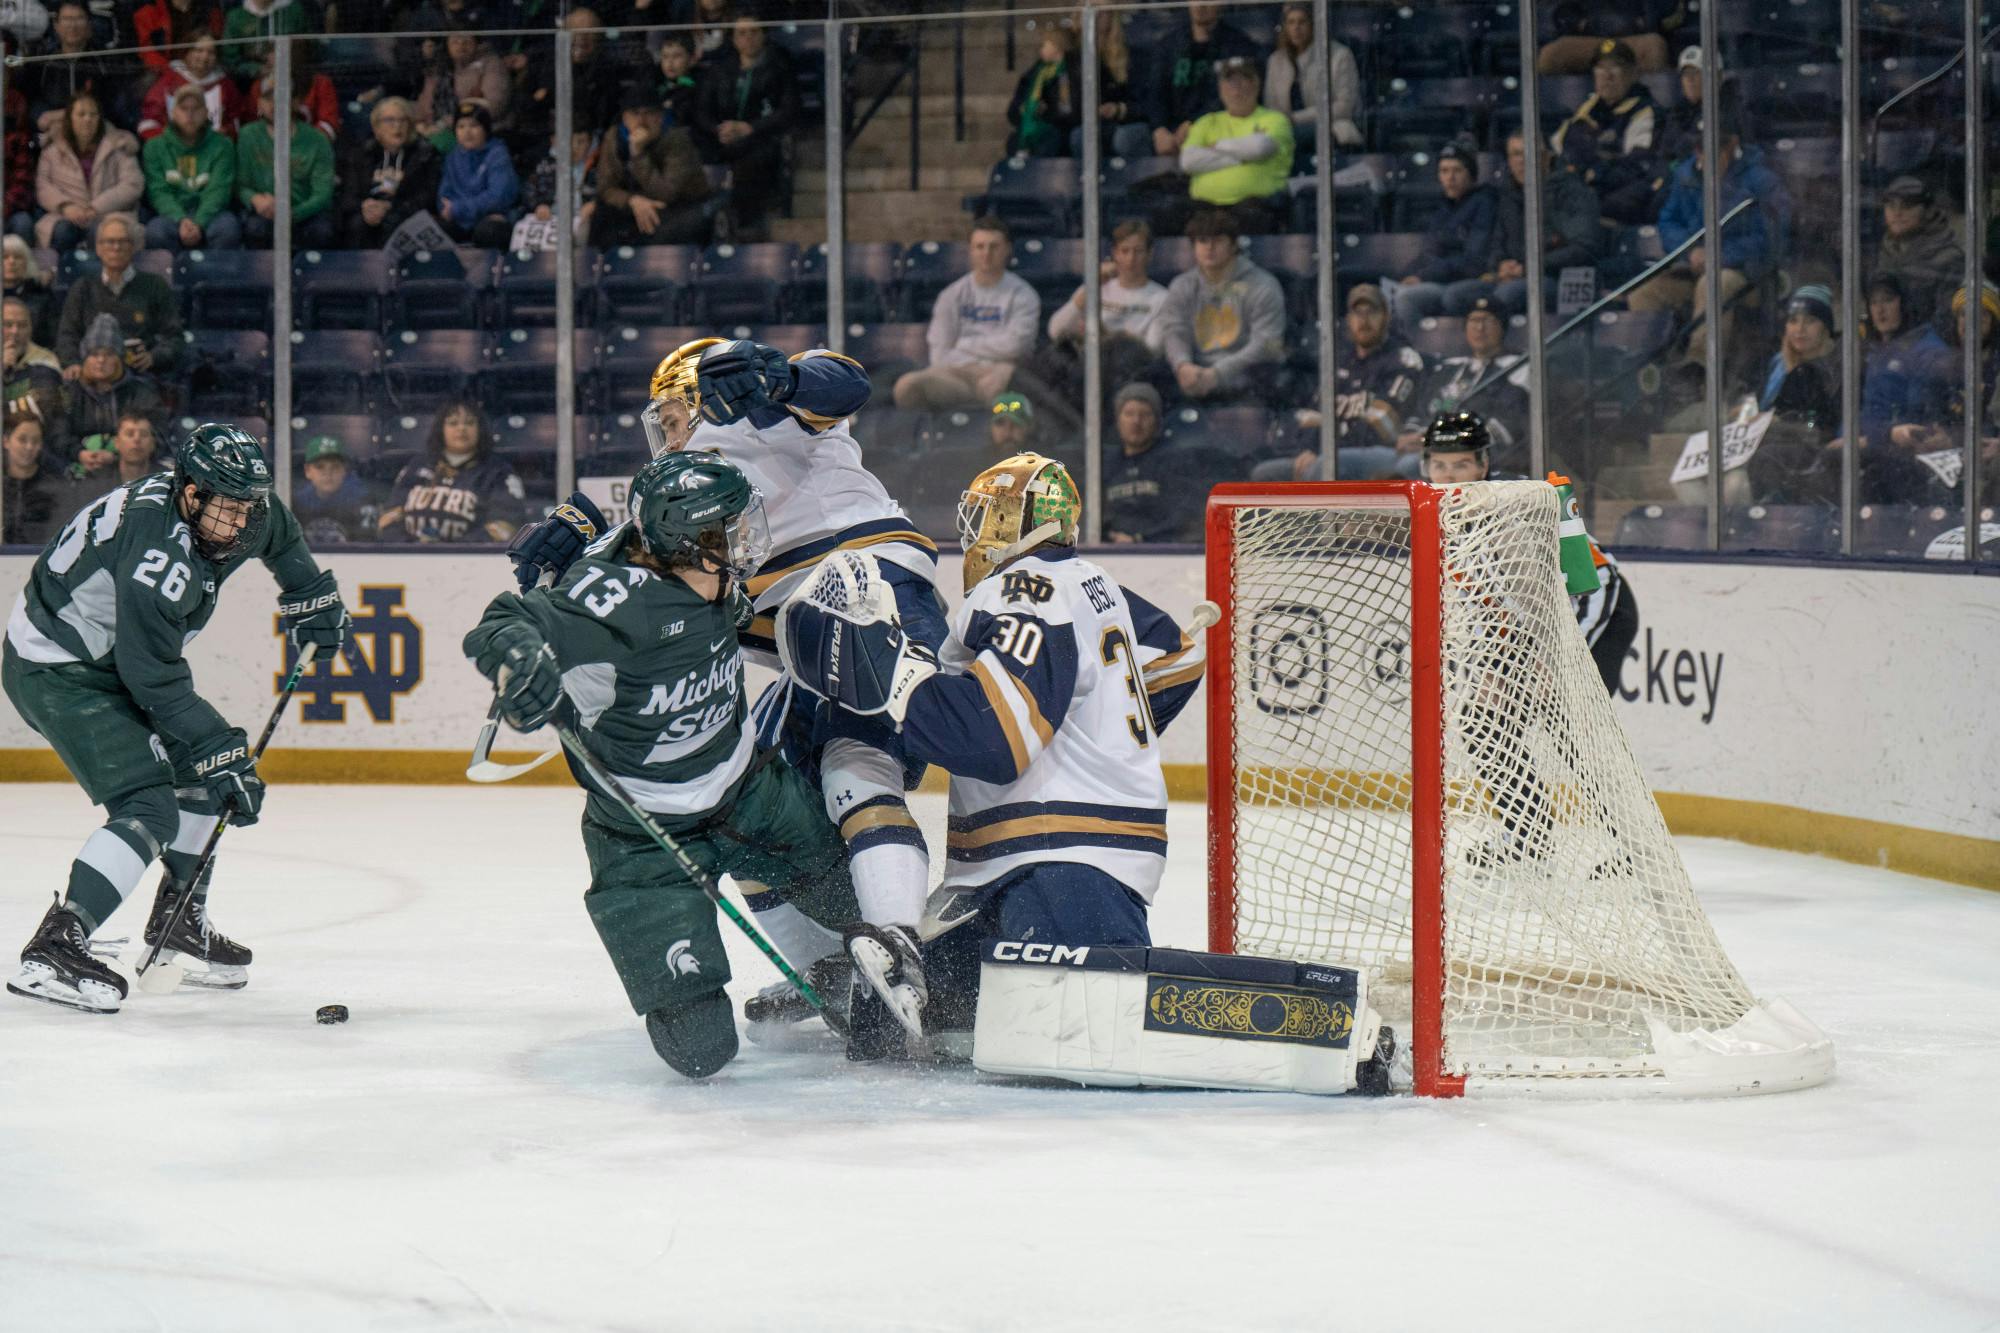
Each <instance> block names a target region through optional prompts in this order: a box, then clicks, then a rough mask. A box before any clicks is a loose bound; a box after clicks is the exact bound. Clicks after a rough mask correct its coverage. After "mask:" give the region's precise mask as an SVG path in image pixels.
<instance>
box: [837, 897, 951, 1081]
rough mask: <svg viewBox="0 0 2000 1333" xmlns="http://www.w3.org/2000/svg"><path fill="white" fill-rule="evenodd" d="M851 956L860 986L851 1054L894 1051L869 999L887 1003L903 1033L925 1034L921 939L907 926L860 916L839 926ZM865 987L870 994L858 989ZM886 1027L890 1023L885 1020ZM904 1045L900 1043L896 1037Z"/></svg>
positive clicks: (873, 1055) (864, 1056) (871, 1055)
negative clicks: (877, 922) (877, 923)
mask: <svg viewBox="0 0 2000 1333" xmlns="http://www.w3.org/2000/svg"><path fill="white" fill-rule="evenodd" d="M841 934H842V936H843V938H844V939H845V940H846V943H847V954H848V957H850V958H852V959H853V960H854V976H855V980H856V981H857V983H858V984H857V985H856V987H855V990H856V992H857V995H856V998H855V1001H854V1014H853V1028H854V1031H853V1034H852V1036H851V1038H850V1039H849V1042H848V1048H847V1053H848V1056H849V1058H851V1059H860V1060H867V1059H879V1058H881V1056H882V1055H886V1054H891V1053H893V1052H892V1050H890V1049H889V1048H890V1046H891V1042H890V1041H889V1040H888V1039H889V1037H890V1036H892V1035H893V1034H892V1033H890V1032H886V1031H884V1032H876V1031H865V1030H864V1029H873V1028H874V1027H875V1026H876V1024H874V1023H873V1022H872V1021H871V1019H872V1015H871V1014H870V1013H869V1008H870V1006H869V1005H868V1003H867V1002H868V1001H869V1000H871V999H872V1000H873V1001H875V1002H877V1003H878V1004H879V1005H880V1006H881V1007H882V1008H884V1009H887V1011H888V1015H887V1016H888V1017H889V1018H891V1019H893V1020H894V1022H895V1025H896V1026H899V1027H900V1028H901V1029H902V1032H903V1034H906V1035H908V1036H912V1037H921V1036H922V1035H923V1032H924V1003H925V1001H926V1000H928V999H929V998H930V989H929V986H928V985H927V983H926V982H925V980H924V965H923V962H922V960H921V959H920V958H919V957H918V955H917V939H916V935H915V933H914V932H913V931H911V930H910V929H909V927H907V926H875V925H869V924H867V923H865V922H857V923H856V924H854V925H851V926H848V927H847V928H846V929H845V930H844V931H842V932H841ZM864 990H865V991H866V992H867V994H865V995H864V994H860V993H859V992H862V991H864ZM882 1026H884V1027H887V1025H886V1024H885V1025H882ZM894 1044H895V1045H900V1044H901V1043H894Z"/></svg>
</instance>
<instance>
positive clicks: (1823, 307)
mask: <svg viewBox="0 0 2000 1333" xmlns="http://www.w3.org/2000/svg"><path fill="white" fill-rule="evenodd" d="M1800 311H1803V312H1804V313H1806V314H1808V315H1811V316H1812V317H1813V318H1814V319H1816V320H1818V321H1819V322H1820V323H1822V324H1824V325H1826V329H1827V332H1828V333H1834V332H1837V331H1838V330H1837V328H1836V327H1835V325H1834V322H1833V290H1832V289H1831V288H1829V287H1826V286H1823V285H1822V284H1820V283H1817V282H1809V283H1807V284H1806V285H1805V286H1803V287H1801V288H1799V289H1798V290H1797V291H1795V292H1793V293H1792V299H1791V300H1789V301H1787V302H1785V313H1786V314H1787V315H1790V314H1796V313H1798V312H1800Z"/></svg>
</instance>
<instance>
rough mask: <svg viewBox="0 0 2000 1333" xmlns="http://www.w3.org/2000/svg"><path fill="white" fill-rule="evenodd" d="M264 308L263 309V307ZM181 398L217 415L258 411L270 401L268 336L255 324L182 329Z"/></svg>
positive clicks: (261, 410) (267, 406)
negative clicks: (185, 343) (185, 349)
mask: <svg viewBox="0 0 2000 1333" xmlns="http://www.w3.org/2000/svg"><path fill="white" fill-rule="evenodd" d="M267 313H268V312H267ZM181 337H182V338H183V339H185V340H186V342H187V345H188V347H187V351H185V352H183V353H182V354H181V363H180V368H179V371H178V376H179V380H180V383H181V385H182V395H181V398H182V401H183V402H186V403H199V404H200V405H201V410H202V411H204V412H208V413H212V414H214V415H216V416H243V415H246V414H252V415H258V416H261V415H263V414H264V413H266V412H268V411H269V410H270V404H271V336H270V335H269V334H268V333H265V332H263V331H262V330H260V329H186V330H183V332H182V334H181Z"/></svg>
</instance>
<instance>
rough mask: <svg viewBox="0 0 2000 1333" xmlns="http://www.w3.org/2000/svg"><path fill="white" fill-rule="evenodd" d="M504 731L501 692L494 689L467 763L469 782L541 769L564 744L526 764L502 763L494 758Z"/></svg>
mask: <svg viewBox="0 0 2000 1333" xmlns="http://www.w3.org/2000/svg"><path fill="white" fill-rule="evenodd" d="M499 731H500V691H499V690H498V689H495V690H494V691H493V706H492V707H491V708H488V709H487V710H486V725H485V726H483V727H481V728H480V729H479V739H478V740H476V741H474V742H473V743H472V759H471V760H470V762H468V763H467V764H466V766H465V778H466V781H468V782H506V781H507V780H508V779H510V778H518V777H520V776H521V775H522V774H523V773H526V772H527V771H528V770H530V769H535V768H540V767H541V766H542V765H543V764H546V763H547V762H549V760H551V759H553V758H555V757H556V756H557V755H559V754H561V753H562V749H561V747H557V748H556V749H553V750H549V751H546V752H545V753H542V754H538V755H536V756H535V757H534V758H533V759H530V760H529V761H528V762H527V763H525V764H498V763H495V762H494V761H493V738H494V736H496V735H498V734H499Z"/></svg>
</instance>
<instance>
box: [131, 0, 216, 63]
mask: <svg viewBox="0 0 2000 1333" xmlns="http://www.w3.org/2000/svg"><path fill="white" fill-rule="evenodd" d="M132 33H133V35H134V36H135V37H137V38H138V39H139V58H140V59H141V60H143V61H145V62H146V65H147V67H148V68H149V69H151V70H153V71H154V72H155V73H160V72H163V71H165V69H166V68H167V66H169V65H171V64H172V63H173V61H174V56H175V54H176V53H177V52H178V51H179V50H180V49H181V48H182V47H184V46H186V45H188V44H189V43H190V42H192V41H194V39H195V38H197V37H199V36H201V35H202V34H203V33H207V34H208V35H209V36H210V37H214V38H216V39H218V40H220V39H221V37H222V6H221V5H220V4H218V3H217V0H148V3H146V4H143V5H141V6H139V8H138V10H137V11H136V12H135V13H134V14H133V15H132Z"/></svg>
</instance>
